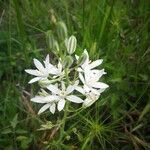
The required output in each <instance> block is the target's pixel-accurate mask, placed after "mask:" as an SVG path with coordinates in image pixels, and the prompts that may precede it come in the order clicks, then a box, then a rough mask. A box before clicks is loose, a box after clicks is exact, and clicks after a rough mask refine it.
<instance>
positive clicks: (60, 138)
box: [58, 102, 69, 143]
mask: <svg viewBox="0 0 150 150" xmlns="http://www.w3.org/2000/svg"><path fill="white" fill-rule="evenodd" d="M68 106H69V103H68V102H66V108H65V112H64V116H63V119H62V124H61V125H62V126H61V127H60V137H59V140H58V143H61V141H62V139H63V136H64V134H65V123H66V119H67V113H68V112H67V110H68Z"/></svg>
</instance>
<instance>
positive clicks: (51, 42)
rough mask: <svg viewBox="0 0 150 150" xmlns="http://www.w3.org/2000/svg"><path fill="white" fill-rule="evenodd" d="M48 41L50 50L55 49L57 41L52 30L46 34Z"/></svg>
mask: <svg viewBox="0 0 150 150" xmlns="http://www.w3.org/2000/svg"><path fill="white" fill-rule="evenodd" d="M46 41H47V45H48V48H49V49H53V48H54V45H55V39H54V36H53V33H52V31H50V30H49V31H47V32H46Z"/></svg>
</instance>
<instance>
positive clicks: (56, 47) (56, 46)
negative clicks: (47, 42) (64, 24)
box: [54, 41, 59, 52]
mask: <svg viewBox="0 0 150 150" xmlns="http://www.w3.org/2000/svg"><path fill="white" fill-rule="evenodd" d="M55 49H56V51H57V52H59V45H58V42H57V41H55V42H54V50H55Z"/></svg>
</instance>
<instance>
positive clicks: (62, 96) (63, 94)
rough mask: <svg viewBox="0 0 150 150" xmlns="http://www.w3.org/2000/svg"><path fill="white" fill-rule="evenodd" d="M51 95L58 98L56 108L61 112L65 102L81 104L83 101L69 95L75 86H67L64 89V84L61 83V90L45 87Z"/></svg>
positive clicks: (52, 86) (51, 86)
mask: <svg viewBox="0 0 150 150" xmlns="http://www.w3.org/2000/svg"><path fill="white" fill-rule="evenodd" d="M47 89H49V90H50V91H51V92H52V93H54V94H55V95H57V96H58V97H59V98H58V105H57V108H58V110H59V111H61V110H62V109H63V108H64V107H65V103H66V100H68V101H71V102H74V103H83V100H82V99H81V98H79V97H77V96H75V95H71V93H72V92H73V91H74V89H75V86H74V85H69V86H68V87H67V88H66V87H65V83H64V82H61V89H59V88H58V87H57V86H56V85H52V84H51V85H49V86H48V87H47Z"/></svg>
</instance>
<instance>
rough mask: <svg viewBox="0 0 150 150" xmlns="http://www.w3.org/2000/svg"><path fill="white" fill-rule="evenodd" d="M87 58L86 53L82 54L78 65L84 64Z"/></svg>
mask: <svg viewBox="0 0 150 150" xmlns="http://www.w3.org/2000/svg"><path fill="white" fill-rule="evenodd" d="M87 58H88V56H87V54H86V53H82V55H81V56H80V57H79V59H78V62H77V63H78V65H79V66H80V65H82V64H84V63H85V61H86V60H87Z"/></svg>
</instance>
